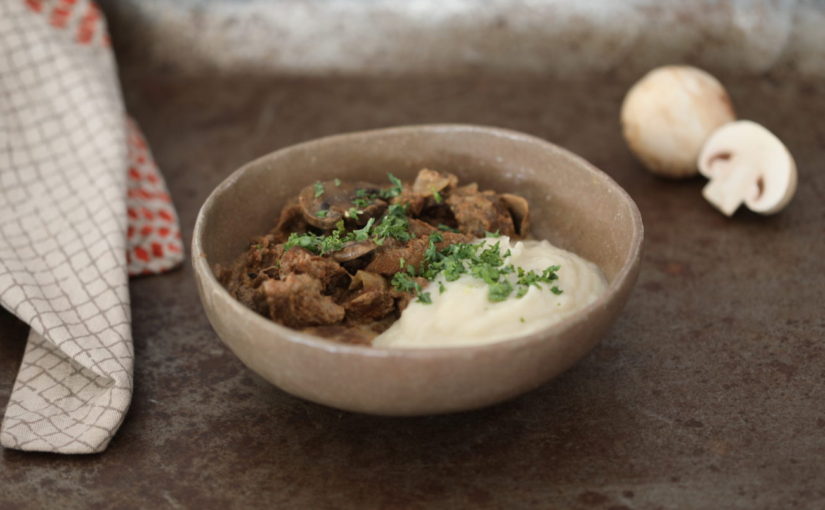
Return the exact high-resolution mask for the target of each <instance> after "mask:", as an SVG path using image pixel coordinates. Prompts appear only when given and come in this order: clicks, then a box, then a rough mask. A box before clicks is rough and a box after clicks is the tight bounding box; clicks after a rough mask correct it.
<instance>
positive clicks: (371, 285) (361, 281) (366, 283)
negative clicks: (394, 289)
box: [349, 270, 389, 290]
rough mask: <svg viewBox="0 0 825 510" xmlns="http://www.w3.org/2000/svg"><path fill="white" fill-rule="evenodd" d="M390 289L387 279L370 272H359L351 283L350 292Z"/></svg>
mask: <svg viewBox="0 0 825 510" xmlns="http://www.w3.org/2000/svg"><path fill="white" fill-rule="evenodd" d="M388 288H389V286H388V284H387V280H386V278H384V277H383V276H381V275H380V274H377V273H371V272H370V271H360V270H359V271H358V272H357V273H355V276H353V277H352V281H350V284H349V289H350V290H358V289H364V290H387V289H388Z"/></svg>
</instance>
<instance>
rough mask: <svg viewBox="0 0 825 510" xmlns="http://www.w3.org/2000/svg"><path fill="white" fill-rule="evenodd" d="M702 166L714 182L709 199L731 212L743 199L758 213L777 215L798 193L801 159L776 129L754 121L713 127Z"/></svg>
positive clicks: (705, 191) (706, 192) (708, 188)
mask: <svg viewBox="0 0 825 510" xmlns="http://www.w3.org/2000/svg"><path fill="white" fill-rule="evenodd" d="M699 171H700V172H701V173H702V175H704V176H705V177H708V178H709V179H710V182H709V183H708V184H707V186H705V188H704V189H703V190H702V195H703V196H704V197H705V199H707V200H708V202H710V203H711V204H713V205H714V206H715V207H716V208H717V209H719V210H720V211H721V212H722V213H723V214H725V215H726V216H731V215H732V214H733V213H734V212H735V211H736V209H738V208H739V206H740V205H741V204H742V203H743V202H744V203H745V205H746V206H747V207H748V209H750V210H751V211H753V212H756V213H759V214H774V213H777V212H779V211H780V210H782V209H783V208H784V207H785V206H786V205H787V204H788V202H790V201H791V198H793V195H794V193H795V192H796V181H797V176H796V164H795V163H794V159H793V156H791V153H790V152H788V149H787V148H786V147H785V145H784V144H783V143H782V142H781V141H780V140H779V138H777V137H776V136H775V135H774V134H773V133H771V132H770V131H768V130H767V129H765V128H764V127H762V126H760V125H759V124H757V123H755V122H751V121H749V120H740V121H737V122H731V123H729V124H726V125H724V126H722V127H721V128H719V129H717V130H716V131H714V132H713V134H712V135H711V136H710V138H709V139H708V141H707V142H705V145H704V147H703V148H702V153H701V155H700V156H699Z"/></svg>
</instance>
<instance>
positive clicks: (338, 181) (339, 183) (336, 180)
mask: <svg viewBox="0 0 825 510" xmlns="http://www.w3.org/2000/svg"><path fill="white" fill-rule="evenodd" d="M332 182H334V183H335V187H336V188H339V187H341V179H338V178H337V177H336V178H335V180H334V181H332Z"/></svg>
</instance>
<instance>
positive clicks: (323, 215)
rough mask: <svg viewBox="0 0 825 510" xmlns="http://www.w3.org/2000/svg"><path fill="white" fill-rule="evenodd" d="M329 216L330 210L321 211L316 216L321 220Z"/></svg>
mask: <svg viewBox="0 0 825 510" xmlns="http://www.w3.org/2000/svg"><path fill="white" fill-rule="evenodd" d="M328 214H329V211H328V210H321V211H318V212H316V213H315V216H317V217H319V218H326V217H327V215H328Z"/></svg>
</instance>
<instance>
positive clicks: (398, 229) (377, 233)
mask: <svg viewBox="0 0 825 510" xmlns="http://www.w3.org/2000/svg"><path fill="white" fill-rule="evenodd" d="M409 227H410V221H409V219H407V206H406V204H392V205H390V206H389V207H388V208H387V212H386V213H385V214H384V216H382V217H381V223H379V224H378V226H377V227H375V229H373V238H374V239H375V241H376V243H378V244H381V243H382V242H383V240H384V239H386V238H388V237H393V238H395V239H398V240H399V241H401V242H407V241H409V240H410V239H412V237H413V236H412V234H410V231H409Z"/></svg>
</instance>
